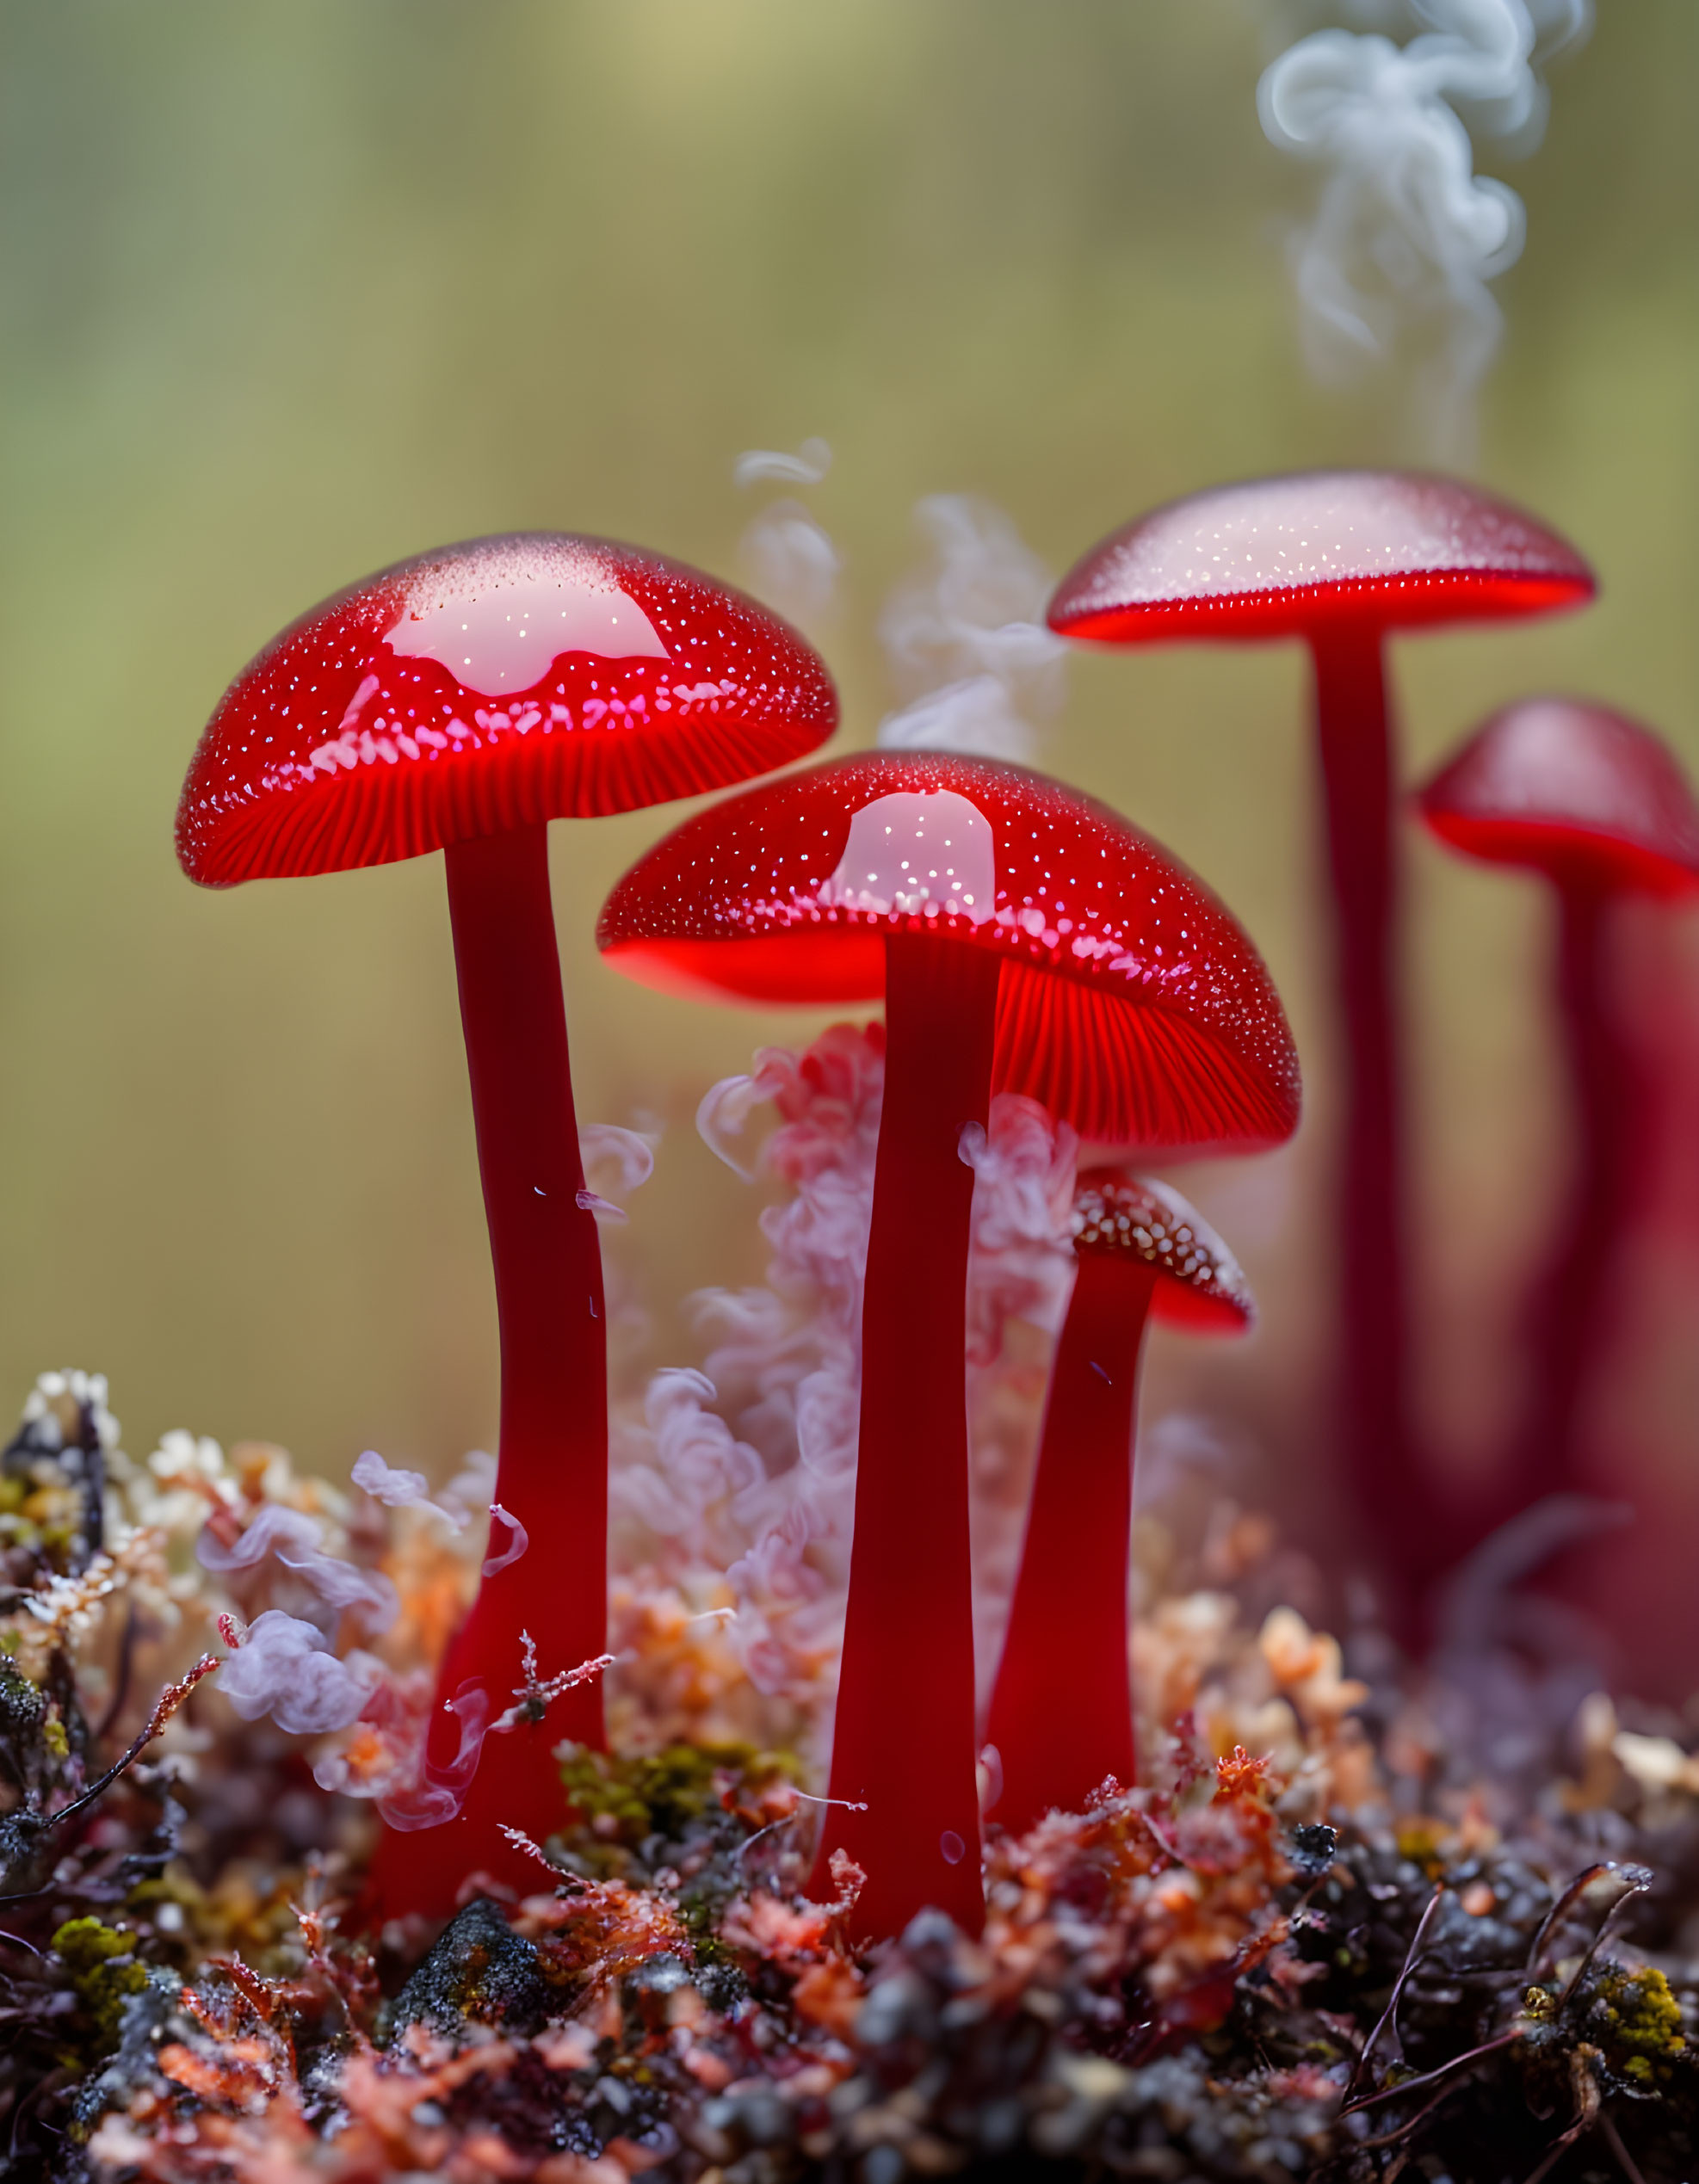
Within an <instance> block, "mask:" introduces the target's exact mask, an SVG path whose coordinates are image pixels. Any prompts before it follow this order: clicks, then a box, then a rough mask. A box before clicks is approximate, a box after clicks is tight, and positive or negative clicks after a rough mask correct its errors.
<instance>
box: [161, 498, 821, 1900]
mask: <svg viewBox="0 0 1699 2184" xmlns="http://www.w3.org/2000/svg"><path fill="white" fill-rule="evenodd" d="M836 719H837V699H836V694H835V693H834V691H833V688H832V685H831V678H830V677H829V676H827V674H826V671H825V668H824V667H823V666H822V664H821V663H820V662H819V659H818V658H817V657H816V656H815V654H814V653H813V652H812V651H811V650H810V648H809V647H808V646H807V645H805V644H804V643H803V641H802V639H800V638H799V637H798V636H797V635H796V634H795V632H794V631H792V630H790V629H789V628H788V627H787V626H785V625H784V624H783V623H782V622H780V621H778V620H775V618H774V617H773V616H772V615H770V614H768V613H767V612H766V611H765V610H764V609H763V608H760V607H758V606H757V605H756V604H755V602H753V601H751V600H749V599H746V598H744V596H743V595H742V594H741V593H738V592H735V591H732V590H729V589H727V588H726V586H724V585H722V584H720V583H716V582H715V581H714V579H713V578H711V577H705V576H702V575H701V574H700V573H699V572H698V571H695V570H693V569H689V568H686V567H684V566H683V565H682V564H680V563H677V562H673V561H668V560H665V559H663V558H661V557H660V556H659V555H657V554H652V553H646V552H641V551H640V550H639V549H638V548H635V547H633V546H619V545H615V544H611V543H609V542H608V541H606V540H596V539H581V538H571V537H566V536H561V535H556V534H522V535H518V536H514V537H509V538H497V539H482V540H473V541H472V542H471V543H469V544H466V545H463V546H449V547H446V548H444V549H442V551H441V552H436V553H429V554H425V555H423V556H421V557H420V558H417V559H416V560H412V561H406V562H402V563H400V564H398V565H397V566H395V567H394V568H392V569H386V570H384V571H381V572H380V574H379V575H377V576H374V577H368V579H367V580H366V582H364V583H360V584H356V585H355V586H353V587H352V588H351V589H349V590H347V591H344V592H341V593H339V594H338V595H337V596H336V597H335V598H333V599H331V600H328V601H327V602H325V603H324V605H323V606H320V607H318V608H314V609H313V610H312V613H311V614H307V615H306V616H305V617H304V618H303V619H302V620H300V621H298V622H296V623H295V624H293V626H291V627H290V628H289V629H287V630H286V631H285V632H283V634H282V635H281V637H279V638H278V639H276V640H275V642H274V643H273V644H272V645H269V647H268V648H267V649H266V651H263V652H262V653H261V654H260V655H259V657H257V658H256V660H254V661H253V662H252V663H251V664H250V666H248V667H247V668H245V669H244V670H243V672H242V674H241V675H240V676H238V677H237V679H236V681H235V682H233V683H232V685H231V687H230V688H229V690H228V691H226V694H225V696H224V698H223V700H221V701H220V703H219V708H218V710H217V712H216V713H214V714H213V719H212V721H211V723H210V725H208V727H207V731H206V733H205V735H204V736H203V737H201V743H200V747H199V749H198V750H196V752H195V758H194V762H193V763H192V764H191V766H190V768H189V771H188V780H187V782H186V783H185V785H184V787H183V793H182V804H181V806H180V807H179V810H178V813H177V854H178V856H179V858H180V859H181V860H182V866H183V868H184V870H185V871H186V872H187V873H188V875H189V877H190V878H191V879H195V880H199V881H200V882H201V883H202V884H203V885H207V886H213V887H227V886H232V885H235V884H237V883H238V881H243V880H249V879H273V878H284V877H292V876H294V875H296V874H300V873H324V872H339V871H344V870H346V869H348V868H349V867H353V866H363V865H380V864H386V863H389V862H392V861H394V860H395V859H398V858H402V857H415V856H420V855H423V854H425V853H426V852H427V851H429V850H434V849H442V850H443V851H445V852H446V859H445V861H446V865H447V870H448V908H449V915H450V918H451V921H452V923H453V927H454V960H455V966H456V969H457V972H458V974H459V981H460V1014H461V1021H462V1025H463V1027H464V1031H465V1036H466V1062H467V1067H468V1070H469V1072H470V1076H471V1079H472V1099H473V1117H474V1120H475V1122H476V1126H477V1136H478V1157H479V1169H480V1171H481V1174H482V1177H483V1183H484V1203H485V1213H486V1216H487V1218H488V1222H489V1230H490V1245H491V1256H492V1258H493V1260H494V1263H495V1277H496V1302H497V1314H498V1317H499V1322H500V1332H501V1441H500V1450H499V1459H498V1466H497V1479H496V1495H497V1501H498V1502H499V1504H500V1506H501V1508H502V1509H503V1511H504V1513H505V1514H506V1515H507V1518H508V1520H509V1522H510V1525H511V1526H512V1527H514V1528H513V1530H512V1531H511V1532H510V1533H505V1534H504V1550H503V1552H501V1553H500V1554H498V1555H494V1556H492V1557H491V1562H490V1564H488V1565H487V1566H486V1570H485V1582H484V1583H483V1586H482V1588H481V1589H480V1591H479V1596H478V1600H477V1601H476V1603H475V1605H474V1606H473V1609H472V1612H471V1613H470V1614H469V1615H468V1617H467V1619H466V1622H465V1624H464V1625H463V1626H461V1628H460V1632H459V1633H458V1634H457V1636H456V1637H455V1638H454V1641H453V1643H452V1644H451V1646H450V1648H449V1651H448V1658H447V1660H446V1662H445V1663H444V1666H443V1669H442V1679H441V1683H440V1686H439V1696H441V1695H442V1694H448V1696H449V1698H451V1699H452V1698H453V1697H454V1695H455V1694H461V1693H462V1692H463V1690H464V1688H465V1687H466V1686H468V1685H471V1686H474V1687H482V1689H483V1692H484V1694H485V1700H487V1706H486V1707H485V1712H493V1713H495V1714H497V1715H499V1714H500V1713H501V1712H503V1710H504V1707H505V1706H506V1703H507V1700H508V1699H509V1698H510V1696H511V1695H512V1694H513V1691H514V1689H515V1687H516V1685H517V1684H518V1683H519V1681H520V1675H521V1651H520V1638H521V1633H522V1632H529V1634H530V1636H531V1637H532V1638H534V1641H535V1643H536V1646H537V1651H538V1656H539V1657H540V1660H541V1666H542V1670H543V1673H544V1674H545V1675H552V1674H555V1673H558V1672H560V1671H564V1670H565V1669H571V1668H572V1667H574V1666H576V1665H577V1664H578V1663H581V1662H583V1661H584V1660H586V1659H588V1658H590V1657H593V1656H596V1655H598V1654H599V1653H600V1652H601V1651H602V1644H603V1641H604V1633H605V1630H606V1621H607V1570H606V1565H607V1506H608V1503H607V1495H608V1486H607V1465H608V1420H607V1365H606V1357H605V1350H604V1343H605V1336H604V1326H605V1322H604V1317H603V1313H602V1261H601V1253H600V1249H599V1247H598V1243H597V1238H596V1222H595V1218H594V1214H593V1212H592V1206H593V1203H594V1201H593V1200H592V1198H591V1196H590V1193H588V1192H587V1191H586V1190H585V1188H584V1167H583V1163H582V1161H581V1158H580V1156H579V1151H578V1127H577V1123H576V1120H575V1118H574V1114H573V1107H572V1083H571V1070H570V1067H569V1064H568V1058H567V1047H566V1020H565V1008H564V1005H563V1002H562V996H561V984H560V964H559V955H558V953H557V950H556V946H555V934H554V920H553V910H552V909H551V906H550V900H549V882H548V848H547V823H548V821H549V820H550V819H552V818H556V817H591V816H594V815H596V814H600V813H605V812H612V811H631V810H634V809H636V808H638V807H639V806H641V805H649V804H657V803H661V802H664V801H665V800H666V799H670V798H673V797H680V796H690V795H695V794H696V793H700V792H701V791H702V790H705V789H712V788H717V787H722V786H724V785H725V784H726V783H727V782H731V781H736V780H744V779H745V778H747V776H749V775H750V774H757V773H760V772H762V771H763V770H764V769H765V768H769V767H773V766H778V765H781V764H782V763H783V762H785V761H787V760H788V759H792V758H794V757H796V756H799V755H800V754H801V753H802V752H805V751H807V750H812V749H813V748H814V747H815V746H816V745H817V744H819V743H820V742H822V741H823V740H824V738H825V737H826V736H827V735H829V734H830V733H831V729H832V727H833V725H834V723H835V721H836ZM527 1538H528V1539H530V1540H531V1541H532V1542H533V1543H534V1546H533V1549H532V1552H531V1553H530V1555H529V1558H523V1557H522V1556H521V1555H518V1554H516V1552H515V1549H516V1547H517V1546H518V1545H520V1543H521V1542H522V1541H523V1540H524V1539H527ZM454 1729H455V1725H454V1722H453V1721H452V1720H451V1719H449V1718H447V1717H446V1716H445V1713H444V1709H443V1707H442V1706H438V1707H437V1708H436V1710H435V1721H434V1726H433V1730H432V1736H431V1743H430V1747H429V1755H430V1760H431V1763H432V1764H433V1765H448V1764H450V1763H451V1762H452V1759H453V1753H452V1750H451V1747H452V1746H453V1744H454V1741H455V1737H454ZM562 1736H570V1737H575V1738H577V1739H578V1741H580V1742H583V1743H591V1744H600V1743H602V1705H601V1699H600V1694H599V1690H598V1687H597V1686H596V1684H595V1683H594V1682H593V1681H590V1682H587V1683H585V1684H584V1685H582V1686H581V1687H578V1689H577V1690H575V1691H573V1692H572V1693H571V1694H568V1696H567V1697H566V1699H565V1701H564V1703H563V1704H562V1705H561V1706H560V1707H559V1711H558V1712H557V1713H556V1714H555V1715H553V1716H552V1717H551V1718H550V1719H549V1720H548V1722H547V1724H546V1725H545V1724H541V1723H530V1724H526V1725H523V1726H522V1727H520V1728H518V1729H517V1730H515V1731H510V1732H509V1733H507V1734H505V1735H503V1736H499V1737H493V1738H492V1739H491V1741H490V1743H489V1744H488V1745H487V1747H486V1749H485V1752H484V1755H483V1757H482V1761H481V1763H480V1764H479V1768H478V1770H477V1773H476V1774H475V1775H474V1776H473V1780H472V1783H471V1786H470V1789H469V1791H468V1792H467V1794H466V1798H465V1801H464V1804H463V1805H462V1806H461V1808H460V1812H459V1814H458V1817H455V1818H454V1819H453V1820H452V1821H449V1822H448V1823H445V1824H442V1825H437V1826H434V1827H432V1828H430V1829H429V1830H428V1831H423V1832H410V1833H406V1834H398V1833H396V1832H395V1831H393V1830H392V1832H391V1834H390V1835H389V1836H388V1838H387V1840H386V1843H385V1845H384V1847H383V1850H382V1852H381V1854H380V1860H379V1867H378V1871H379V1886H380V1892H381V1894H382V1896H383V1898H384V1901H385V1903H386V1905H388V1906H389V1907H390V1908H392V1909H398V1910H405V1909H444V1908H448V1907H450V1906H451V1905H452V1903H453V1900H454V1891H455V1889H456V1888H457V1886H458V1885H459V1883H460V1879H462V1878H463V1877H464V1875H465V1874H466V1872H468V1871H470V1870H471V1869H473V1867H475V1866H482V1867H483V1868H485V1870H487V1871H490V1872H494V1873H496V1874H497V1875H500V1874H503V1873H511V1874H513V1875H514V1876H515V1877H517V1875H518V1874H519V1872H521V1871H522V1870H523V1867H522V1860H520V1859H519V1858H518V1854H516V1853H515V1852H514V1851H513V1850H511V1849H510V1847H509V1845H508V1844H507V1842H505V1840H504V1838H503V1836H502V1835H500V1834H499V1832H498V1823H503V1822H505V1823H510V1824H511V1825H513V1826H516V1827H518V1828H521V1829H525V1830H527V1831H528V1832H531V1833H534V1834H535V1835H539V1836H541V1835H546V1834H547V1832H548V1830H549V1829H550V1828H551V1827H552V1826H553V1825H554V1824H555V1823H556V1821H557V1819H558V1817H559V1812H560V1811H561V1809H562V1808H561V1792H560V1786H559V1773H558V1770H557V1768H555V1765H554V1762H553V1759H552V1757H551V1753H552V1751H553V1746H554V1745H555V1744H556V1743H558V1742H559V1739H560V1737H562ZM398 1817H399V1816H398Z"/></svg>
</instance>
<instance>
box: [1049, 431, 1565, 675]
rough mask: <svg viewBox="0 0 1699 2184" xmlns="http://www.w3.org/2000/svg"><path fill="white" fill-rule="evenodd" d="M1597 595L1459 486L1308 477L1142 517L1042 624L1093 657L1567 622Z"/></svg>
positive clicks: (1368, 475) (1527, 525)
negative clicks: (1157, 647) (1508, 621)
mask: <svg viewBox="0 0 1699 2184" xmlns="http://www.w3.org/2000/svg"><path fill="white" fill-rule="evenodd" d="M1595 589H1596V585H1595V583H1594V578H1593V573H1592V571H1591V569H1589V568H1588V566H1587V565H1586V563H1585V561H1583V560H1582V558H1581V557H1580V556H1579V554H1578V553H1577V552H1575V550H1574V548H1573V547H1572V546H1568V545H1566V543H1565V542H1564V540H1561V539H1560V538H1559V537H1558V536H1557V534H1556V533H1555V532H1553V531H1548V530H1547V529H1546V528H1545V527H1544V526H1543V525H1542V524H1540V523H1536V522H1535V520H1534V518H1533V517H1532V516H1531V515H1524V514H1523V511H1522V510H1521V509H1518V508H1513V507H1511V504H1510V503H1509V502H1507V501H1499V500H1493V499H1492V498H1491V497H1489V496H1488V495H1486V494H1485V493H1478V492H1476V491H1475V490H1474V488H1473V486H1470V485H1465V484H1461V483H1459V481H1458V480H1457V479H1455V478H1432V477H1427V476H1424V475H1420V474H1412V473H1407V472H1400V471H1375V470H1332V471H1311V472H1304V473H1302V474H1300V475H1298V476H1294V477H1290V478H1256V479H1253V480H1251V482H1249V483H1248V484H1241V485H1223V486H1219V487H1217V488H1216V489H1214V490H1213V491H1210V492H1207V493H1193V494H1191V495H1189V497H1188V498H1186V499H1185V500H1183V501H1173V502H1171V503H1169V505H1168V506H1167V507H1166V508H1159V509H1154V510H1153V511H1152V513H1151V514H1150V515H1141V516H1140V517H1139V518H1138V520H1137V521H1135V522H1132V523H1129V524H1128V525H1127V526H1126V527H1125V528H1124V529H1122V530H1120V531H1117V532H1115V534H1113V536H1111V537H1109V538H1107V539H1105V540H1103V543H1102V544H1101V545H1100V546H1094V547H1093V548H1092V549H1091V551H1090V553H1088V554H1087V555H1086V556H1085V558H1084V560H1082V561H1080V562H1078V563H1077V564H1076V565H1075V566H1074V567H1073V568H1072V570H1071V571H1069V572H1068V574H1067V575H1066V577H1064V578H1063V579H1062V582H1061V584H1060V587H1059V588H1058V589H1057V592H1056V595H1055V597H1054V598H1053V600H1052V601H1051V602H1050V608H1049V622H1050V626H1051V628H1052V629H1053V630H1055V631H1057V632H1059V633H1060V635H1062V636H1064V637H1077V638H1089V639H1093V640H1094V641H1096V642H1097V643H1098V644H1102V645H1140V644H1146V643H1151V642H1153V641H1154V640H1156V639H1160V638H1165V637H1184V638H1193V639H1199V638H1203V639H1212V640H1226V641H1232V640H1234V639H1253V638H1270V637H1288V636H1294V635H1296V636H1305V635H1308V634H1310V633H1311V632H1315V631H1319V630H1323V629H1326V628H1328V627H1337V626H1340V625H1342V624H1350V623H1359V624H1364V625H1367V626H1371V627H1374V628H1379V629H1408V628H1413V627H1415V626H1418V624H1421V623H1424V622H1461V621H1496V620H1502V619H1504V618H1505V617H1508V616H1513V615H1518V614H1549V613H1551V612H1553V611H1554V609H1556V608H1564V607H1577V606H1579V605H1580V604H1581V603H1582V602H1583V601H1585V600H1588V599H1591V597H1592V595H1593V592H1594V590H1595Z"/></svg>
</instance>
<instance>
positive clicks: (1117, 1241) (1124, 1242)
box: [1072, 1168, 1257, 1335]
mask: <svg viewBox="0 0 1699 2184" xmlns="http://www.w3.org/2000/svg"><path fill="white" fill-rule="evenodd" d="M1072 1226H1073V1248H1074V1249H1075V1250H1076V1251H1078V1252H1089V1253H1090V1254H1092V1255H1094V1256H1098V1257H1103V1258H1114V1259H1127V1260H1136V1261H1139V1262H1141V1263H1142V1264H1144V1265H1145V1266H1147V1267H1154V1268H1155V1269H1156V1273H1157V1284H1156V1288H1155V1291H1154V1293H1152V1298H1151V1310H1152V1311H1153V1312H1154V1313H1155V1314H1156V1315H1157V1317H1158V1319H1165V1320H1170V1321H1172V1322H1173V1323H1175V1324H1176V1325H1177V1326H1182V1327H1192V1328H1195V1329H1197V1330H1198V1331H1199V1332H1200V1333H1203V1334H1214V1335H1242V1334H1243V1333H1244V1332H1245V1330H1246V1329H1247V1328H1248V1327H1249V1326H1250V1325H1251V1323H1252V1322H1253V1321H1254V1320H1255V1318H1256V1317H1257V1306H1256V1304H1255V1301H1254V1300H1253V1299H1252V1297H1251V1285H1250V1284H1249V1283H1248V1282H1247V1281H1246V1280H1245V1276H1244V1274H1243V1273H1242V1272H1241V1271H1240V1269H1239V1262H1238V1260H1237V1259H1235V1258H1234V1256H1233V1253H1232V1252H1231V1251H1229V1250H1228V1249H1227V1247H1226V1244H1225V1243H1222V1241H1221V1239H1220V1237H1219V1236H1217V1235H1216V1233H1215V1231H1214V1229H1212V1228H1211V1227H1210V1225H1209V1224H1208V1221H1206V1220H1205V1219H1204V1218H1203V1217H1202V1214H1200V1213H1198V1212H1195V1210H1194V1209H1193V1208H1192V1207H1191V1206H1189V1205H1188V1204H1187V1202H1186V1200H1184V1199H1183V1198H1182V1197H1181V1195H1180V1194H1179V1192H1178V1191H1177V1190H1174V1189H1171V1188H1170V1186H1169V1185H1168V1184H1166V1183H1158V1181H1155V1179H1154V1178H1153V1177H1152V1176H1147V1175H1130V1174H1128V1171H1127V1169H1124V1168H1088V1169H1082V1170H1081V1172H1080V1175H1079V1179H1078V1184H1077V1185H1076V1187H1075V1190H1074V1194H1073V1222H1072Z"/></svg>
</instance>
